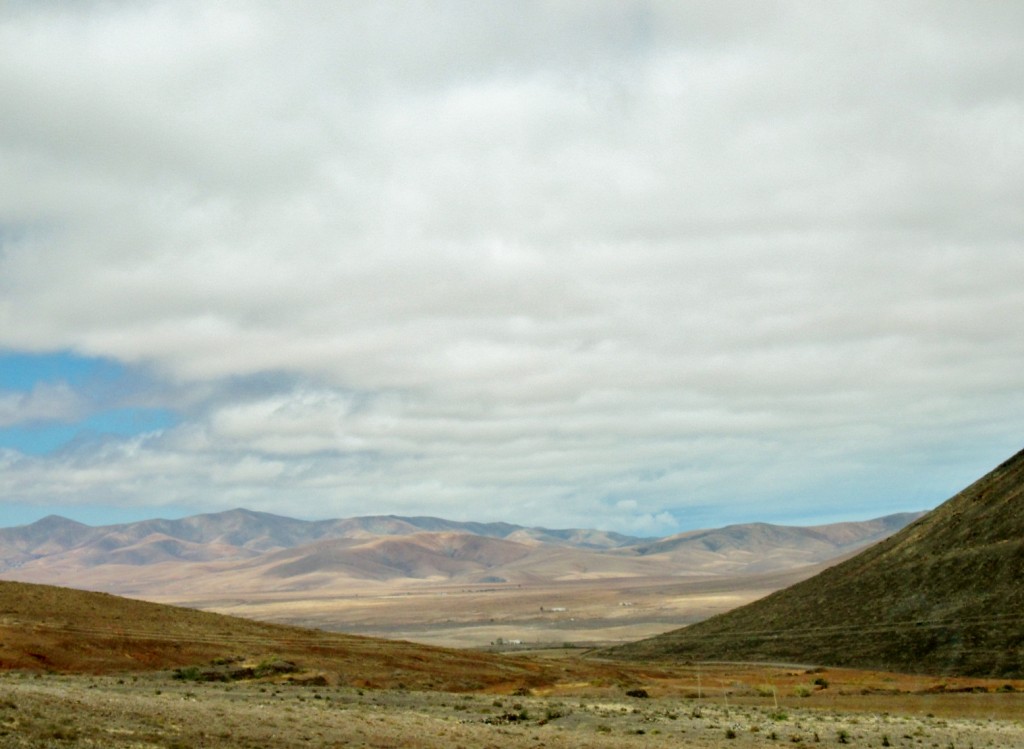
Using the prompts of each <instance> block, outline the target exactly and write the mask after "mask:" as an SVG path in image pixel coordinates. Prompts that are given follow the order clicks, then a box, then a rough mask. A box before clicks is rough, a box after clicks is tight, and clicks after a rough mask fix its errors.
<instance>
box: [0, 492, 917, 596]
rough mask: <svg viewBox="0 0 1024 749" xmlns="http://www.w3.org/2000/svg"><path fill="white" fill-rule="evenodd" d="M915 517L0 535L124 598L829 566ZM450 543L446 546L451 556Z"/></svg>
mask: <svg viewBox="0 0 1024 749" xmlns="http://www.w3.org/2000/svg"><path fill="white" fill-rule="evenodd" d="M912 517H913V514H912V513H911V514H907V513H901V514H897V515H892V516H886V517H885V518H879V519H874V520H870V521H860V522H853V523H845V524H832V525H828V526H812V527H810V528H799V527H793V526H776V525H771V524H766V523H753V524H746V525H733V526H728V527H727V528H724V529H707V530H703V531H691V532H688V533H684V534H677V535H676V536H671V537H667V538H665V539H638V538H634V537H629V536H623V535H621V534H610V533H608V532H605V531H593V530H587V529H560V530H549V529H544V528H527V527H525V526H517V525H513V524H510V523H474V522H460V521H451V520H444V519H442V518H433V517H425V516H424V517H408V518H407V517H401V516H396V515H375V516H364V517H356V518H343V519H334V520H317V521H305V520H297V519H295V518H288V517H285V516H280V515H272V514H269V513H260V512H255V511H251V510H245V509H241V508H239V509H235V510H228V511H225V512H221V513H209V514H204V515H195V516H190V517H187V518H182V519H180V520H163V519H155V520H143V521H138V522H136V523H124V524H117V525H110V526H96V527H93V526H87V525H84V524H82V523H78V522H76V521H73V520H67V519H65V518H60V517H57V516H50V517H48V518H44V519H42V520H40V521H37V522H36V523H33V524H29V525H26V526H16V527H14V528H5V529H0V564H2V565H3V567H0V574H2V575H3V576H4V577H7V578H9V579H16V580H22V581H25V582H35V583H50V584H53V583H57V584H69V583H70V584H73V585H75V586H77V587H83V588H90V589H94V590H103V591H106V592H109V593H117V594H122V595H136V596H141V597H146V596H149V595H160V596H166V595H179V596H180V595H181V594H182V593H183V592H184V591H185V590H186V589H187V588H188V587H189V586H191V585H192V583H191V582H188V581H190V580H193V579H197V576H201V578H202V579H203V580H204V581H211V583H210V584H212V581H216V582H217V584H216V587H217V589H218V590H220V589H227V588H230V589H236V590H239V591H246V590H248V591H250V592H253V593H256V592H259V591H260V590H261V589H273V590H277V591H282V590H327V589H338V587H339V586H343V585H346V584H353V583H357V582H360V581H378V582H381V581H393V580H406V581H408V582H412V583H415V582H417V581H427V580H429V581H434V582H439V581H446V580H447V581H452V582H460V581H461V582H466V583H470V584H473V583H524V582H536V581H541V580H549V581H558V580H583V579H599V578H607V577H620V578H627V577H637V578H639V577H652V576H660V575H666V574H667V575H683V576H709V577H713V576H719V575H725V574H729V575H734V574H740V575H743V574H760V573H763V572H773V571H780V570H788V569H793V568H797V567H802V566H806V565H814V564H820V563H822V562H825V561H828V560H830V559H833V558H838V557H841V556H842V555H844V554H846V553H848V552H849V551H850V549H851V548H856V547H858V546H862V545H864V544H867V543H872V542H874V541H876V540H878V538H880V537H881V536H882V535H885V533H887V532H891V529H892V528H893V527H898V526H902V525H904V524H905V523H906V522H907V521H908V520H909V519H910V518H912ZM444 549H447V551H445V550H444Z"/></svg>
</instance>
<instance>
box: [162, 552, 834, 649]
mask: <svg viewBox="0 0 1024 749" xmlns="http://www.w3.org/2000/svg"><path fill="white" fill-rule="evenodd" d="M817 571H819V567H818V566H817V565H814V566H808V567H801V568H799V569H798V570H796V571H791V572H786V573H771V574H763V575H741V576H736V577H728V576H727V577H696V578H683V579H680V578H679V577H677V576H665V577H645V578H622V577H610V578H599V579H581V580H559V581H544V582H534V583H529V582H527V583H504V584H495V583H487V584H475V585H467V584H465V583H462V584H451V583H448V582H419V583H409V582H408V581H400V582H385V583H371V582H365V581H364V582H361V583H359V584H358V585H352V586H351V589H350V590H349V591H347V592H337V593H332V594H324V593H318V592H307V593H303V592H276V593H258V592H249V593H246V594H245V595H244V597H238V598H232V597H210V598H207V597H203V596H202V594H201V593H200V592H198V591H197V594H194V595H192V596H188V597H184V596H180V595H179V596H168V597H158V598H154V599H153V600H160V601H161V602H164V603H172V604H177V605H187V606H192V607H196V608H201V609H204V610H207V611H217V612H219V613H224V614H233V615H236V616H243V617H246V618H250V619H259V620H262V621H270V622H279V623H286V624H298V625H301V626H307V627H315V628H320V629H326V630H331V631H339V632H351V633H355V634H362V635H370V636H374V637H386V638H391V639H404V640H412V641H414V642H422V643H429V644H433V645H441V646H446V647H459V648H462V647H489V646H492V645H494V646H496V649H500V650H506V651H514V650H518V649H535V648H538V647H548V646H560V645H562V644H565V643H570V644H572V645H574V646H578V647H596V646H602V645H609V644H614V643H619V642H629V641H632V640H637V639H640V638H643V637H649V636H651V635H654V634H658V633H661V632H665V631H667V630H670V629H674V628H676V627H678V626H680V625H682V624H687V623H690V622H694V621H699V620H701V619H706V618H707V617H709V616H712V615H714V614H718V613H721V612H723V611H727V610H729V609H732V608H735V607H736V606H739V605H742V604H744V603H748V602H749V601H752V600H755V599H757V598H760V597H762V596H764V595H766V594H768V593H770V592H771V591H773V590H777V589H779V588H782V587H785V586H787V585H791V584H792V583H795V582H797V581H799V580H802V579H804V578H805V577H808V576H810V575H812V574H814V573H815V572H817ZM197 587H199V588H200V589H201V586H197Z"/></svg>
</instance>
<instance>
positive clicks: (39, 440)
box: [0, 408, 177, 455]
mask: <svg viewBox="0 0 1024 749" xmlns="http://www.w3.org/2000/svg"><path fill="white" fill-rule="evenodd" d="M175 423H177V419H176V418H175V416H174V414H173V413H172V412H171V411H168V410H166V409H162V408H118V409H113V410H110V411H101V412H99V413H95V414H92V415H91V416H89V417H88V418H86V419H83V420H82V421H79V422H77V423H73V424H66V423H52V422H46V423H37V424H29V425H19V426H16V427H7V428H0V447H3V448H8V449H13V450H17V451H19V452H22V453H25V454H27V455H46V454H48V453H52V452H55V451H56V450H59V449H60V448H62V447H64V446H66V445H68V444H70V443H71V442H73V441H75V440H87V439H95V438H102V437H109V436H118V437H131V436H133V435H136V434H143V433H146V432H153V431H157V430H161V429H167V428H168V427H171V426H174V424H175Z"/></svg>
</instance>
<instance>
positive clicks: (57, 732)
mask: <svg viewBox="0 0 1024 749" xmlns="http://www.w3.org/2000/svg"><path fill="white" fill-rule="evenodd" d="M181 675H182V674H181V673H179V674H178V676H179V677H181ZM186 675H187V674H186ZM588 691H591V692H592V691H593V690H588V689H586V688H581V689H580V690H578V693H576V694H572V693H568V692H563V693H559V694H558V695H557V696H555V695H554V694H550V695H548V696H538V695H535V694H519V695H508V694H480V693H477V694H452V693H445V692H421V691H408V690H400V689H391V690H368V689H363V690H359V689H355V688H352V687H347V686H330V685H327V684H320V683H316V681H315V680H313V681H312V682H307V683H305V684H289V683H286V682H283V681H281V680H252V681H239V682H229V683H209V682H202V681H192V680H189V679H187V678H186V679H182V678H175V677H174V675H173V674H172V673H169V672H163V673H160V674H146V675H134V676H132V675H126V676H124V677H117V676H103V677H92V676H59V675H46V674H32V673H26V672H9V673H6V674H3V675H0V747H62V748H67V749H74V748H77V747H124V748H125V749H127V748H128V747H132V748H133V749H141V748H143V747H183V748H184V747H189V748H190V749H191V747H253V748H254V749H255V748H256V747H259V748H260V749H263V748H270V749H273V748H274V747H342V746H344V747H396V746H402V747H438V748H443V749H457V748H458V747H465V748H466V749H469V748H470V747H494V749H498V748H499V747H500V749H516V748H518V747H524V748H525V747H530V748H531V749H537V748H539V747H595V748H597V747H609V748H610V747H627V748H629V747H669V746H671V747H678V746H688V747H754V746H757V747H765V746H769V747H780V746H801V745H802V746H823V747H825V746H838V745H844V746H861V747H867V746H871V747H885V746H894V747H941V749H948V748H949V747H954V748H955V749H960V748H963V749H967V748H968V747H977V748H978V749H980V748H981V747H989V746H992V747H1016V746H1020V747H1024V723H1022V722H1021V720H1020V719H1019V718H1015V717H1013V716H1014V715H1017V716H1024V695H1021V694H1019V693H1016V694H1007V695H999V696H1000V697H1001V698H1005V699H1004V700H1003V701H1002V702H1001V703H1000V704H1001V707H1000V710H999V713H998V714H999V715H1000V717H998V718H977V717H975V718H963V717H954V716H951V715H950V712H956V711H955V710H953V711H951V710H950V709H949V705H946V708H945V709H944V710H942V711H940V712H939V713H937V715H936V714H932V715H929V714H927V713H924V714H916V715H911V714H909V713H908V714H901V713H900V712H899V707H900V705H899V703H898V701H897V702H894V703H893V705H892V708H893V710H892V711H888V710H887V711H876V712H864V711H848V710H834V709H830V708H822V707H818V708H809V707H800V706H789V705H782V706H780V707H776V706H775V704H774V702H775V700H774V699H773V698H766V699H762V700H761V702H762V704H757V705H754V704H731V703H730V700H729V698H728V696H727V695H724V694H722V695H717V696H711V697H708V696H705V697H700V698H698V697H694V696H689V697H684V696H678V695H675V696H655V697H644V696H643V694H642V693H640V692H638V691H637V690H636V689H635V688H634V689H628V690H627V689H621V688H620V689H617V690H615V691H613V692H608V691H605V692H604V693H602V694H593V693H591V694H588ZM627 692H633V693H634V695H633V696H630V695H629V694H627ZM995 696H996V695H971V694H964V695H961V696H960V697H958V698H956V699H961V700H963V701H965V702H966V701H970V700H971V699H973V698H975V697H985V698H993V697H995ZM790 701H793V700H790ZM1009 701H1012V704H1011V703H1010V702H1009ZM955 704H956V703H953V705H954V706H955ZM967 712H970V711H967ZM975 712H976V711H975Z"/></svg>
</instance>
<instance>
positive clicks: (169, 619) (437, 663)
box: [0, 582, 635, 743]
mask: <svg viewBox="0 0 1024 749" xmlns="http://www.w3.org/2000/svg"><path fill="white" fill-rule="evenodd" d="M214 661H216V662H220V663H239V664H242V663H251V664H259V663H270V662H278V663H281V662H287V663H289V664H293V665H294V668H295V672H294V674H293V677H294V678H297V679H303V678H307V677H310V678H312V677H316V678H322V679H325V680H326V681H327V682H329V683H332V684H347V685H351V686H360V687H374V688H386V687H408V688H420V689H436V690H443V691H463V690H481V689H498V690H504V691H511V690H513V689H516V688H523V687H537V686H543V685H547V684H553V683H555V682H557V681H561V680H568V681H572V680H575V679H582V680H584V681H586V680H589V679H595V678H597V679H626V680H630V679H634V678H635V676H633V677H631V676H628V675H626V674H627V673H630V672H634V671H635V670H634V669H629V668H627V669H626V670H623V668H622V667H619V666H615V665H602V664H595V663H576V664H548V663H545V662H543V661H539V662H534V661H528V660H524V659H518V658H512V657H507V656H498V655H493V654H488V653H479V652H473V651H467V650H450V649H445V648H437V647H430V646H427V645H417V644H413V643H410V642H398V641H391V640H379V639H374V638H370V637H357V636H352V635H345V634H338V633H329V632H322V631H319V630H312V629H305V628H301V627H290V626H281V625H276V624H267V623H263V622H255V621H251V620H248V619H241V618H238V617H233V616H224V615H221V614H213V613H207V612H202V611H194V610H192V609H186V608H179V607H176V606H165V605H161V604H155V603H148V602H145V601H135V600H131V599H126V598H120V597H118V596H112V595H108V594H105V593H90V592H85V591H79V590H73V589H69V588H60V587H56V586H49V585H32V584H25V583H12V582H0V671H4V670H10V669H28V670H38V671H47V672H55V673H65V674H70V673H91V674H103V673H123V672H128V671H139V672H141V671H155V670H167V669H172V668H179V667H186V666H193V665H197V666H204V667H209V665H210V664H211V662H214ZM0 743H2V742H0Z"/></svg>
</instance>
